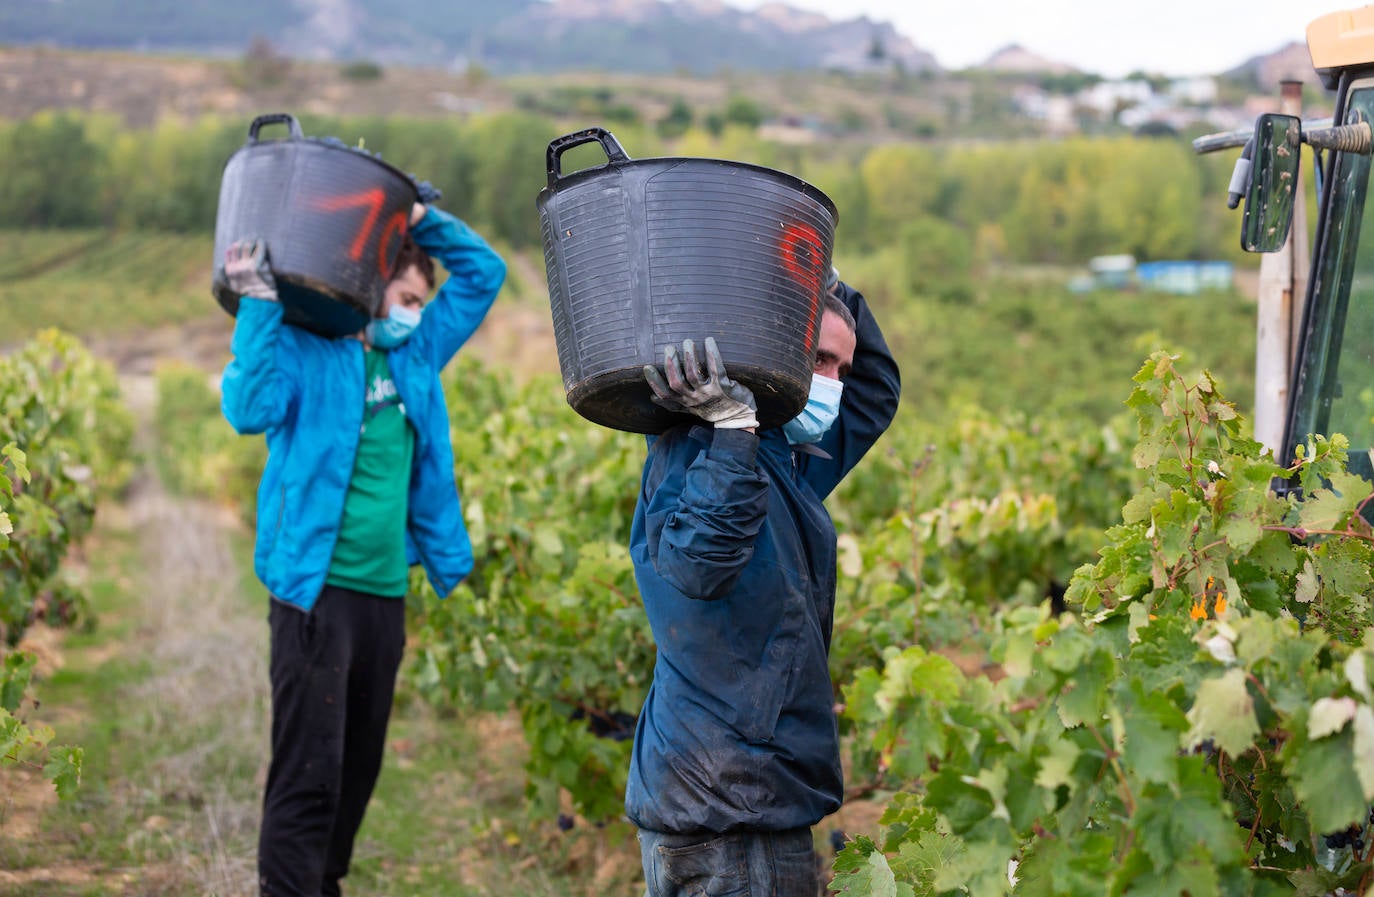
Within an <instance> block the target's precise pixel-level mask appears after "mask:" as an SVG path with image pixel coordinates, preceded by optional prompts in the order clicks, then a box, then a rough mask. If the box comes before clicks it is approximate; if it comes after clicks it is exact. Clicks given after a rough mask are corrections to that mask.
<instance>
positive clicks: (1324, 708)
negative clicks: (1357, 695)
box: [1307, 698, 1358, 740]
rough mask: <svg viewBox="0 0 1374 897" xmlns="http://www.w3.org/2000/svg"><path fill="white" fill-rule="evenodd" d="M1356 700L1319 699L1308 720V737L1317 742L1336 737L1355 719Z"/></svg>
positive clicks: (1313, 706)
mask: <svg viewBox="0 0 1374 897" xmlns="http://www.w3.org/2000/svg"><path fill="white" fill-rule="evenodd" d="M1357 708H1358V705H1357V704H1356V703H1355V699H1354V698H1318V699H1317V702H1316V703H1315V704H1313V705H1312V714H1311V716H1309V717H1308V718H1307V737H1308V738H1310V739H1312V740H1316V739H1318V738H1325V737H1326V736H1328V735H1335V734H1336V733H1337V732H1339V731H1341V730H1342V729H1344V728H1345V726H1346V724H1347V723H1349V722H1350V721H1351V720H1353V719H1354V718H1355V711H1356V709H1357Z"/></svg>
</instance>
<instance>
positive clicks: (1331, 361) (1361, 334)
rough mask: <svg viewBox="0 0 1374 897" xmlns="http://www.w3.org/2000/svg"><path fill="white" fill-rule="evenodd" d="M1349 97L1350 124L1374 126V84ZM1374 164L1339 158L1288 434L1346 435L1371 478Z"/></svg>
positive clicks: (1355, 465) (1355, 462) (1358, 465)
mask: <svg viewBox="0 0 1374 897" xmlns="http://www.w3.org/2000/svg"><path fill="white" fill-rule="evenodd" d="M1361 84H1362V85H1363V86H1361ZM1349 96H1350V102H1349V105H1348V112H1347V114H1346V117H1345V121H1347V122H1349V121H1353V120H1354V118H1353V115H1354V114H1355V113H1357V112H1358V113H1360V114H1361V115H1363V117H1364V119H1365V120H1366V121H1374V80H1367V81H1363V82H1357V84H1356V85H1355V86H1354V87H1353V88H1352V90H1351V92H1350V94H1349ZM1370 162H1371V158H1370V157H1369V156H1367V155H1363V154H1359V153H1339V154H1337V156H1336V160H1335V170H1334V175H1333V177H1332V182H1331V187H1332V188H1333V189H1332V194H1331V202H1330V207H1329V209H1328V210H1327V211H1326V212H1325V214H1326V215H1327V221H1326V224H1327V230H1326V235H1325V238H1324V241H1323V244H1322V247H1321V251H1320V255H1319V257H1318V258H1316V259H1315V260H1314V267H1315V268H1316V271H1315V274H1316V277H1317V280H1316V290H1315V292H1314V293H1313V295H1312V299H1311V303H1312V304H1311V307H1310V308H1309V309H1308V321H1309V327H1310V334H1309V339H1308V341H1307V344H1306V349H1305V351H1304V354H1303V358H1302V368H1301V371H1300V375H1299V378H1298V382H1297V387H1296V391H1295V394H1294V397H1293V416H1292V421H1291V426H1290V427H1289V428H1288V432H1289V433H1290V434H1291V435H1290V437H1289V440H1290V442H1302V441H1304V440H1305V439H1306V438H1307V434H1310V433H1326V434H1331V433H1343V434H1345V435H1346V436H1347V437H1349V439H1350V469H1351V470H1352V471H1354V472H1356V473H1359V474H1361V475H1363V476H1365V477H1367V478H1370V479H1374V465H1371V459H1370V451H1371V450H1374V220H1371V219H1374V204H1371V203H1368V202H1366V194H1367V190H1368V187H1369V175H1370ZM1291 458H1292V455H1291V453H1290V454H1289V456H1288V459H1289V460H1291Z"/></svg>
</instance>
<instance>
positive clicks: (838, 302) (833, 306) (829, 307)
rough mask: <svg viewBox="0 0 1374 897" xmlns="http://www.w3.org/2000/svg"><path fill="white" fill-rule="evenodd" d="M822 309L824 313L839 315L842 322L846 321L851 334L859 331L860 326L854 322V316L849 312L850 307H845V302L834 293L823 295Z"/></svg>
mask: <svg viewBox="0 0 1374 897" xmlns="http://www.w3.org/2000/svg"><path fill="white" fill-rule="evenodd" d="M821 307H822V309H823V310H824V311H828V312H831V313H832V314H835V315H839V318H840V320H841V321H844V323H845V326H847V327H848V328H849V330H850V332H851V333H852V332H854V331H856V330H858V329H859V325H858V324H856V323H855V322H854V314H853V312H851V311H850V310H849V306H847V305H845V304H844V300H843V299H841V298H840V297H839V296H836V295H835V294H834V293H822V294H821Z"/></svg>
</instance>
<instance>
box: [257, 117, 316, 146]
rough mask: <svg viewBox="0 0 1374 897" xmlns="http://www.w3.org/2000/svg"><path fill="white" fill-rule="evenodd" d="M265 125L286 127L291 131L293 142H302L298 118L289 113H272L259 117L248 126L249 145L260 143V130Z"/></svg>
mask: <svg viewBox="0 0 1374 897" xmlns="http://www.w3.org/2000/svg"><path fill="white" fill-rule="evenodd" d="M263 125H286V127H287V128H289V129H290V130H291V139H292V140H300V139H301V138H302V137H303V135H302V134H301V123H300V122H298V121H296V116H294V115H291V114H290V113H287V112H272V113H269V114H268V115H259V116H258V117H257V118H255V119H253V123H252V124H251V125H249V126H248V142H249V143H257V142H258V130H259V129H260V128H261V127H262V126H263Z"/></svg>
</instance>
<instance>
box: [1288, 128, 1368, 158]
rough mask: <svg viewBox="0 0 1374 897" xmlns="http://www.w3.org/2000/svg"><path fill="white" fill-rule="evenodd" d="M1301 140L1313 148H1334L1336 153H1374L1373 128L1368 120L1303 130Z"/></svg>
mask: <svg viewBox="0 0 1374 897" xmlns="http://www.w3.org/2000/svg"><path fill="white" fill-rule="evenodd" d="M1302 139H1303V142H1304V143H1306V144H1307V145H1308V146H1310V147H1312V148H1314V149H1320V150H1335V151H1336V152H1338V153H1357V154H1359V155H1362V156H1368V155H1371V154H1374V130H1371V128H1370V127H1369V122H1367V121H1361V122H1356V123H1355V124H1353V125H1339V126H1337V127H1334V128H1321V129H1319V130H1315V131H1303V132H1302Z"/></svg>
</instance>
